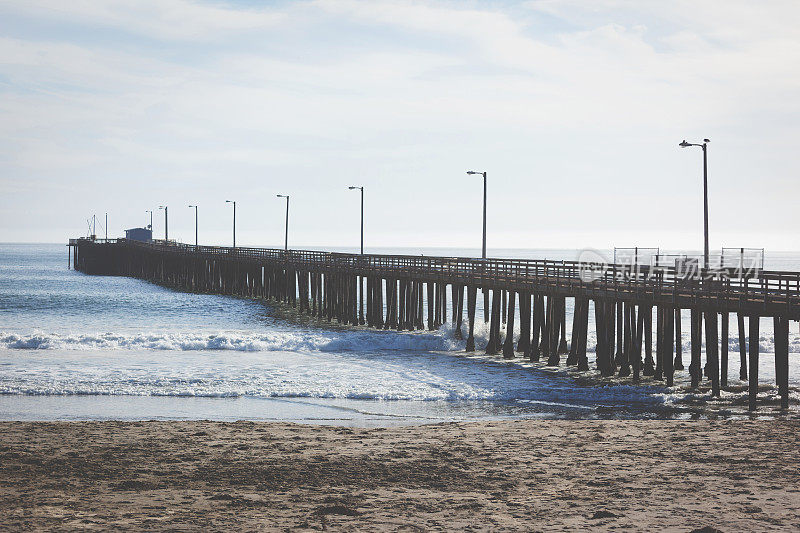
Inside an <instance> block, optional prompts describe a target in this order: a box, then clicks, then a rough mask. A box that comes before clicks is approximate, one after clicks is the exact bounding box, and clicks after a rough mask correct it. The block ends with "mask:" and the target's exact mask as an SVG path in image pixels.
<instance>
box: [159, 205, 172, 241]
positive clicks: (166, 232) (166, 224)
mask: <svg viewBox="0 0 800 533" xmlns="http://www.w3.org/2000/svg"><path fill="white" fill-rule="evenodd" d="M158 208H159V209H163V210H164V241H165V242H166V241H168V240H169V214H168V211H169V208H168V207H167V206H165V205H160V206H158Z"/></svg>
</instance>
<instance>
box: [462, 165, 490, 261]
mask: <svg viewBox="0 0 800 533" xmlns="http://www.w3.org/2000/svg"><path fill="white" fill-rule="evenodd" d="M467 174H470V175H471V174H481V175H483V250H482V255H481V257H482V258H483V259H486V172H475V171H474V170H468V171H467Z"/></svg>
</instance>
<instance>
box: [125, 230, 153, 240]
mask: <svg viewBox="0 0 800 533" xmlns="http://www.w3.org/2000/svg"><path fill="white" fill-rule="evenodd" d="M125 238H126V239H128V240H129V241H142V242H150V241H152V240H153V230H151V229H149V228H131V229H126V230H125Z"/></svg>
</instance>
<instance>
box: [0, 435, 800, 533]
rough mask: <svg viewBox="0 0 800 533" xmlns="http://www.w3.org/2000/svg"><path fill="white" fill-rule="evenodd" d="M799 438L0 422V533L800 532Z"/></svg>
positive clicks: (779, 436)
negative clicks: (47, 532)
mask: <svg viewBox="0 0 800 533" xmlns="http://www.w3.org/2000/svg"><path fill="white" fill-rule="evenodd" d="M799 445H800V421H775V420H771V421H586V420H578V421H552V420H543V421H532V420H517V421H497V422H468V423H452V424H439V425H428V426H407V427H397V428H389V429H354V428H342V427H329V426H305V425H297V424H286V423H253V422H236V423H220V422H205V421H193V422H63V423H38V422H36V423H27V422H5V423H0V479H2V484H0V528H2V529H4V530H20V529H26V530H34V529H35V530H42V529H78V528H80V529H118V528H123V529H139V530H144V529H147V530H153V529H157V530H161V529H172V530H197V529H203V530H209V531H213V530H230V529H241V530H275V531H286V530H298V531H300V530H322V529H328V530H351V531H377V530H403V531H428V530H435V529H447V530H493V531H497V530H541V531H552V530H568V531H573V530H578V529H595V530H606V529H612V528H619V529H624V530H642V531H646V530H656V529H658V530H661V529H666V530H674V531H693V530H695V529H700V528H704V527H710V528H716V529H718V530H721V531H725V532H727V531H734V532H735V531H765V530H780V531H786V530H798V529H800V446H799ZM706 531H712V530H711V529H707V530H706Z"/></svg>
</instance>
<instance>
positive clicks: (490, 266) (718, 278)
mask: <svg viewBox="0 0 800 533" xmlns="http://www.w3.org/2000/svg"><path fill="white" fill-rule="evenodd" d="M96 242H103V241H96ZM113 242H115V243H119V244H124V245H126V246H134V247H138V248H141V249H146V250H151V251H159V252H164V253H170V254H186V255H194V256H202V257H204V258H214V259H224V260H236V261H247V262H253V263H270V264H274V263H280V264H284V265H287V266H290V267H292V268H294V269H303V270H316V271H329V272H335V271H348V272H351V273H354V274H357V275H364V276H368V275H380V276H383V277H395V278H398V279H400V278H407V279H424V280H435V281H439V280H441V281H447V282H448V283H474V284H477V285H478V286H481V287H484V288H490V289H493V288H503V289H511V290H530V291H536V290H544V289H546V290H548V291H556V292H558V293H561V294H565V295H575V294H578V293H580V294H582V295H585V296H589V297H594V296H597V297H612V298H614V299H617V300H629V299H635V300H642V299H644V300H650V301H653V302H655V303H658V302H665V303H671V304H674V305H680V306H681V307H691V306H699V307H705V308H713V309H717V310H720V311H723V310H730V311H740V312H752V313H757V314H759V315H762V316H764V315H781V316H788V317H791V318H792V319H796V318H798V317H800V272H790V271H780V270H763V269H760V268H757V269H744V268H741V267H735V268H711V269H705V268H700V267H699V266H697V265H696V264H695V265H689V266H687V265H677V266H662V265H641V264H613V263H603V262H597V261H594V262H583V261H565V260H546V259H503V258H487V259H476V258H468V257H442V256H424V255H384V254H363V255H362V254H349V253H339V252H325V251H316V250H283V249H279V248H248V247H236V248H232V247H223V246H195V245H191V244H183V243H177V242H173V241H169V242H165V241H152V242H140V241H126V240H125V239H118V240H114V241H113Z"/></svg>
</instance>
